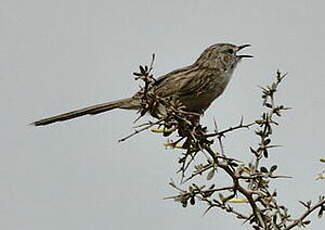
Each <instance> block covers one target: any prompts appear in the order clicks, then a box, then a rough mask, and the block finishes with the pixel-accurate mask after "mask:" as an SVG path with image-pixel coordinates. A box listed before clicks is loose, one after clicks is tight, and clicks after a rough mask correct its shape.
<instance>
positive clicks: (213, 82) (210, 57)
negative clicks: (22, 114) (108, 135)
mask: <svg viewBox="0 0 325 230" xmlns="http://www.w3.org/2000/svg"><path fill="white" fill-rule="evenodd" d="M249 46H251V45H250V44H244V45H239V46H237V45H234V44H231V43H217V44H213V45H211V46H209V47H208V48H206V49H205V50H204V51H203V52H202V53H201V55H200V56H199V57H198V58H197V59H196V61H195V62H194V63H193V64H191V65H189V66H186V67H183V68H179V69H176V70H174V71H172V72H169V73H167V74H165V75H162V76H160V77H159V78H157V79H156V81H155V82H154V93H155V94H156V95H157V96H159V97H161V98H170V99H171V100H174V101H179V102H180V103H181V104H182V106H183V108H184V109H183V110H184V111H187V112H193V113H197V114H203V113H204V112H205V111H206V110H207V108H208V107H209V106H210V105H211V103H212V102H213V101H214V100H215V99H216V98H218V97H219V96H220V95H221V94H222V93H223V92H224V90H225V89H226V87H227V85H228V83H229V81H230V79H231V77H232V75H233V72H234V70H235V68H236V66H237V64H238V63H239V62H240V61H241V60H242V59H243V58H252V57H253V56H252V55H247V54H238V52H239V51H240V50H242V49H244V48H246V47H249ZM141 105H142V104H141V99H140V92H137V93H136V94H134V95H133V96H132V97H129V98H124V99H119V100H115V101H109V102H106V103H101V104H96V105H92V106H89V107H85V108H81V109H78V110H74V111H71V112H67V113H63V114H59V115H56V116H51V117H48V118H43V119H40V120H37V121H35V122H32V123H31V124H32V125H34V126H45V125H49V124H52V123H55V122H60V121H65V120H70V119H73V118H77V117H80V116H84V115H95V114H99V113H103V112H107V111H110V110H113V109H125V110H140V109H141Z"/></svg>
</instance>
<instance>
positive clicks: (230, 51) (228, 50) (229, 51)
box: [226, 49, 234, 54]
mask: <svg viewBox="0 0 325 230" xmlns="http://www.w3.org/2000/svg"><path fill="white" fill-rule="evenodd" d="M226 52H227V53H230V54H233V53H234V50H233V49H227V50H226Z"/></svg>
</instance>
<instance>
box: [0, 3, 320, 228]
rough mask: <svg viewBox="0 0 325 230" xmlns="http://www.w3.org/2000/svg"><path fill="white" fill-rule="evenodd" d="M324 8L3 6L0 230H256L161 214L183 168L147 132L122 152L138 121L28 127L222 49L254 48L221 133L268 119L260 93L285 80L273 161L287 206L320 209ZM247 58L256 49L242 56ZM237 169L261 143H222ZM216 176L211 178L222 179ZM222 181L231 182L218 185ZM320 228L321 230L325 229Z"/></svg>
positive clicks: (237, 138)
mask: <svg viewBox="0 0 325 230" xmlns="http://www.w3.org/2000/svg"><path fill="white" fill-rule="evenodd" d="M324 7H325V3H323V1H307V0H304V1H303V0H300V1H297V0H291V1H289V0H288V1H260V0H255V1H229V0H227V1H226V0H224V1H217V0H211V1H210V0H209V1H193V0H186V1H185V0H183V1H180V0H179V1H166V0H165V1H144V0H142V1H131V0H129V1H107V0H105V1H104V0H93V1H90V0H88V1H87V0H78V1H77V0H68V1H67V0H56V1H52V0H30V1H17V0H1V1H0V33H1V36H0V66H1V68H0V92H1V97H0V103H1V108H2V109H1V131H0V139H1V160H0V229H5V230H20V229H25V230H29V229H30V230H43V229H53V230H54V229H62V230H63V229H67V230H77V229H78V230H88V229H121V230H123V229H130V228H132V229H157V230H158V229H170V230H176V229H198V228H200V229H211V228H218V229H247V228H248V226H246V225H244V226H242V225H241V222H240V221H239V220H236V219H234V218H233V217H231V216H228V215H225V214H224V213H223V212H221V211H219V210H216V211H212V212H210V213H209V214H208V215H206V216H204V217H202V214H203V211H204V208H205V206H204V205H197V206H195V207H189V208H187V209H183V208H182V207H181V205H180V204H177V203H174V202H172V201H163V200H162V198H163V197H166V196H169V195H172V194H175V192H174V190H172V189H171V188H170V187H169V186H168V182H169V178H170V177H173V178H175V180H177V176H176V174H175V171H176V169H177V164H176V162H177V158H178V155H177V154H175V152H174V151H171V150H165V149H164V148H163V145H162V144H163V143H164V142H165V140H164V139H163V138H162V137H161V136H159V135H154V134H152V133H149V132H148V133H144V134H141V135H138V136H137V137H135V138H132V139H130V140H129V141H127V142H125V143H118V142H117V140H118V139H119V138H121V137H124V136H125V135H127V134H128V133H130V132H131V131H132V129H131V127H132V125H133V124H132V122H133V120H134V119H135V118H136V115H135V113H134V112H131V111H129V112H127V111H113V112H111V113H109V114H104V115H99V116H95V117H84V118H81V119H77V120H73V121H69V122H64V123H59V124H55V125H51V126H48V127H44V128H35V127H31V126H28V125H27V124H28V123H30V122H31V121H34V120H36V119H39V118H43V117H46V116H48V115H54V114H57V113H61V112H65V111H67V110H71V109H76V108H80V107H82V106H87V105H91V104H95V103H100V102H106V101H107V100H110V99H117V98H120V97H126V96H130V95H132V94H133V92H135V90H136V89H137V83H135V82H134V81H133V77H132V75H131V73H132V72H133V71H135V70H137V67H138V65H139V64H145V63H148V62H149V61H150V57H151V54H152V53H153V52H155V53H156V55H157V59H156V62H155V73H156V74H157V75H160V74H164V73H167V72H169V71H171V70H173V69H175V68H178V67H182V66H184V65H187V64H190V63H192V62H193V61H194V60H195V58H196V57H197V56H198V55H199V54H200V53H201V52H202V50H203V49H204V48H206V47H207V46H209V45H211V44H213V43H217V42H232V43H235V44H244V43H251V44H252V47H251V48H250V49H249V53H250V54H253V55H254V56H255V58H254V59H253V60H246V61H243V62H242V63H241V64H240V65H239V66H238V69H237V71H236V72H235V74H234V77H233V79H232V82H231V83H230V85H229V87H228V89H227V90H226V92H225V93H224V95H223V96H222V97H220V98H219V100H218V101H217V102H215V103H214V104H213V105H212V107H210V109H209V110H208V111H207V113H206V115H205V117H204V123H205V124H207V125H208V126H209V127H212V124H213V122H212V120H213V118H216V119H217V120H218V122H219V125H220V127H225V128H226V127H228V126H230V125H234V124H236V123H237V122H238V121H239V119H240V116H241V115H244V117H245V118H246V120H253V119H255V118H256V114H259V113H260V111H261V107H260V99H259V96H260V93H259V91H258V88H257V86H258V85H265V84H266V83H268V82H270V81H271V79H272V76H273V75H274V73H275V71H276V70H277V69H278V68H279V69H280V70H282V71H284V72H288V74H289V76H288V78H287V80H286V81H285V82H284V84H283V85H282V86H281V92H280V93H279V96H280V98H281V102H283V103H285V104H286V105H288V106H291V107H293V110H291V111H289V112H288V113H287V114H286V116H284V117H283V118H281V119H280V121H281V123H282V125H281V126H280V127H279V128H278V129H276V131H275V137H274V139H273V141H274V142H275V143H276V144H282V145H283V147H282V148H281V149H277V150H274V151H273V154H271V156H272V160H273V162H274V163H275V164H278V165H279V173H281V174H285V175H291V176H293V177H294V179H291V180H279V181H276V182H275V184H274V185H275V186H276V187H277V190H278V192H279V197H278V201H279V202H284V203H287V204H288V205H289V207H290V208H292V211H293V214H299V213H300V212H301V211H302V208H301V207H300V205H298V203H297V201H298V200H309V199H314V200H315V199H317V197H318V195H320V194H321V193H324V187H325V186H324V183H322V182H319V181H315V180H314V179H315V177H316V174H317V173H318V172H319V171H321V164H320V163H319V161H318V159H319V158H320V157H321V156H322V155H323V156H324V130H323V129H324V123H325V122H324V117H325V110H324V106H325V102H324V101H325V96H324V88H325V80H324V78H325V75H324V60H325V52H324V48H325V44H324V40H325V27H324V20H325V17H324ZM247 52H248V49H247ZM225 143H226V149H227V151H229V152H232V153H233V156H234V157H242V158H243V159H251V156H250V155H249V153H248V146H249V144H254V143H256V139H252V136H249V135H248V136H247V135H246V134H245V132H238V134H235V135H234V136H229V137H228V139H226V141H225ZM217 179H218V177H216V180H217ZM221 179H222V178H221ZM312 220H315V221H316V222H313V225H312V226H311V228H312V229H323V228H322V227H323V226H324V220H317V218H316V217H315V215H314V216H313V218H312Z"/></svg>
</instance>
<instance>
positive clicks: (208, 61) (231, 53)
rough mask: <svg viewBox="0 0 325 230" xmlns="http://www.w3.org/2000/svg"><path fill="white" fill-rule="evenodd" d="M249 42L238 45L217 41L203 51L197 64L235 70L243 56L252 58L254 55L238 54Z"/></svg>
mask: <svg viewBox="0 0 325 230" xmlns="http://www.w3.org/2000/svg"><path fill="white" fill-rule="evenodd" d="M249 46H250V45H249V44H245V45H241V46H237V45H233V44H230V43H217V44H214V45H212V46H210V47H208V48H207V49H205V50H204V51H203V53H202V54H201V55H200V57H199V58H198V59H197V60H196V62H195V64H198V65H202V66H204V67H208V68H219V69H220V68H222V69H224V70H233V69H234V68H235V67H236V65H237V63H238V62H239V61H240V60H241V59H242V58H252V57H253V56H252V55H246V54H238V52H239V51H240V50H242V49H244V48H246V47H249Z"/></svg>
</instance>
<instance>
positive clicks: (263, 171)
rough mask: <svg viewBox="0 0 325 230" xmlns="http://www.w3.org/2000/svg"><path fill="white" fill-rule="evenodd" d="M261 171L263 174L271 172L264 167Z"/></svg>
mask: <svg viewBox="0 0 325 230" xmlns="http://www.w3.org/2000/svg"><path fill="white" fill-rule="evenodd" d="M260 170H261V172H262V173H268V172H269V171H268V170H267V168H265V167H264V166H262V167H261V169H260Z"/></svg>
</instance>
